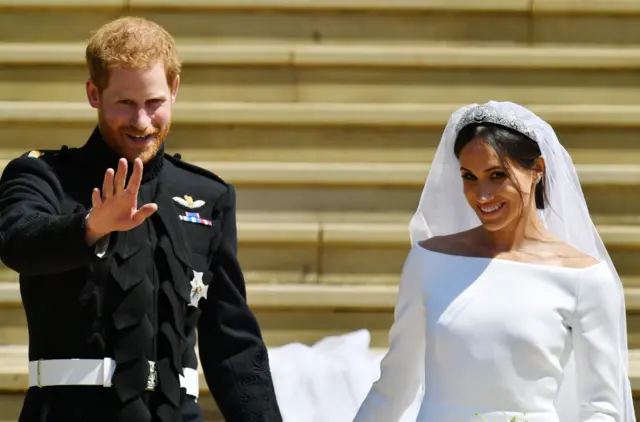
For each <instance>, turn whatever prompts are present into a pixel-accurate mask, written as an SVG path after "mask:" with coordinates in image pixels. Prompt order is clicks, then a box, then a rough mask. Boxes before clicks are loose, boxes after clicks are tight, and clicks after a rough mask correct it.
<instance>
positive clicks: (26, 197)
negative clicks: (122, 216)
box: [0, 157, 100, 276]
mask: <svg viewBox="0 0 640 422" xmlns="http://www.w3.org/2000/svg"><path fill="white" fill-rule="evenodd" d="M63 197H64V194H63V190H62V186H61V185H60V181H59V180H58V178H57V177H56V174H55V173H54V172H53V170H52V169H51V167H49V165H48V164H46V163H45V162H43V161H42V160H41V159H37V158H29V157H20V158H17V159H15V160H12V161H11V162H10V163H9V164H8V165H7V167H6V168H5V170H4V172H3V174H2V178H1V179H0V259H1V260H2V262H3V263H4V264H5V265H6V266H7V267H9V268H11V269H12V270H14V271H17V272H18V273H20V274H22V275H28V276H31V275H43V274H53V273H61V272H64V271H68V270H72V269H75V268H78V267H81V266H86V265H89V264H90V263H91V262H92V261H93V260H96V259H100V258H98V256H97V255H96V254H95V248H94V247H92V246H89V245H88V244H87V243H86V242H85V237H84V236H85V218H86V215H87V213H86V212H81V213H75V214H69V215H62V213H61V201H62V198H63Z"/></svg>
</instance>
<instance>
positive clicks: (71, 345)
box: [0, 129, 282, 422]
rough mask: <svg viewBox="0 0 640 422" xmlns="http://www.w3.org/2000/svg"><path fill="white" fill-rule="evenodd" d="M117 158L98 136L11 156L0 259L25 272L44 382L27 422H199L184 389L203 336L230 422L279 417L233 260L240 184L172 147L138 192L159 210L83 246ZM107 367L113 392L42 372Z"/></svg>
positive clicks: (36, 375) (209, 369)
mask: <svg viewBox="0 0 640 422" xmlns="http://www.w3.org/2000/svg"><path fill="white" fill-rule="evenodd" d="M118 158H119V157H118V156H117V155H116V154H115V153H114V152H113V151H112V150H111V149H110V148H109V147H108V146H107V145H106V143H105V142H104V140H103V139H102V137H101V135H100V133H99V131H98V130H97V129H96V130H95V131H94V133H93V134H92V136H91V138H90V139H89V141H88V142H87V143H86V144H85V145H84V146H83V147H81V148H66V147H63V148H62V149H61V150H60V151H49V152H44V153H42V155H40V154H39V153H36V154H34V153H31V154H25V155H24V156H22V157H20V158H17V159H15V160H13V161H11V162H10V163H9V164H8V166H7V167H6V169H5V171H4V173H3V175H2V179H1V180H0V210H1V217H0V240H1V242H0V257H1V259H2V261H3V262H4V263H5V265H7V266H8V267H10V268H12V269H13V270H15V271H17V272H19V273H20V292H21V295H22V300H23V303H24V308H25V311H26V316H27V322H28V328H29V361H30V369H31V370H32V371H30V378H31V380H33V382H32V383H31V384H33V386H32V387H30V388H29V390H28V392H27V394H26V398H25V402H24V405H23V409H22V413H21V416H20V422H50V421H56V422H58V421H64V422H81V421H82V422H100V421H104V422H107V421H108V422H115V421H123V422H144V421H154V422H155V421H163V422H177V421H183V420H184V421H189V422H191V421H194V422H195V421H202V415H201V411H200V408H199V406H198V405H197V403H196V398H195V397H194V396H197V392H195V393H194V392H193V382H192V383H191V384H190V385H191V391H189V386H188V385H187V386H185V382H184V380H183V378H186V377H187V375H188V373H191V375H193V374H194V373H195V371H193V369H195V368H196V367H197V358H196V354H195V344H196V328H197V332H198V344H199V351H200V361H201V363H202V369H203V371H204V375H205V378H206V381H207V384H208V386H209V388H210V390H211V393H212V394H213V396H214V398H215V399H216V402H217V404H218V406H219V408H220V410H221V411H222V413H223V415H224V417H225V419H226V420H227V421H228V422H244V421H247V422H249V421H262V422H280V421H281V420H282V417H281V415H280V411H279V408H278V404H277V402H276V397H275V392H274V388H273V383H272V379H271V372H270V369H269V363H268V356H267V351H266V347H265V345H264V342H263V340H262V337H261V333H260V329H259V327H258V323H257V321H256V319H255V317H254V315H253V313H252V312H251V310H250V309H249V307H248V306H247V303H246V300H245V297H246V296H245V284H244V279H243V275H242V271H241V268H240V265H239V263H238V261H237V258H236V249H237V236H236V217H235V190H234V188H233V186H232V185H230V184H226V183H225V182H224V181H222V180H221V179H220V178H218V177H217V176H215V175H214V174H212V173H210V172H208V171H205V170H202V169H200V168H198V167H195V166H192V165H189V164H187V163H185V162H182V161H181V160H180V159H179V158H176V157H172V156H169V155H167V154H165V153H164V150H163V149H161V150H160V152H159V153H158V154H157V155H156V156H155V157H154V158H153V159H152V160H151V161H149V162H148V163H146V164H145V166H144V170H143V178H142V184H141V187H140V192H139V204H144V203H149V202H155V203H157V204H158V211H157V212H156V213H155V214H154V215H152V216H151V217H150V218H148V219H147V220H146V221H145V223H143V224H142V225H140V226H138V227H136V228H134V229H132V230H130V231H127V232H116V233H111V235H110V236H109V237H108V238H106V239H105V240H106V244H105V246H106V247H105V250H104V251H103V252H104V253H102V252H100V251H99V250H98V249H99V246H100V245H98V246H97V247H90V246H88V245H87V244H86V242H85V240H84V231H85V221H86V216H87V214H88V211H89V209H90V207H91V192H92V189H93V188H95V187H99V188H101V187H102V181H103V178H104V173H105V171H106V170H107V169H108V168H113V169H114V170H115V169H116V168H117V161H118ZM131 167H132V166H130V171H131ZM104 358H111V359H110V360H109V361H108V362H107V360H105V362H107V363H108V364H105V365H104V367H102V366H101V367H100V368H99V371H104V372H105V374H107V373H108V372H109V371H111V374H112V375H111V376H110V377H109V376H107V375H104V377H105V378H109V383H107V382H106V381H105V384H104V385H103V386H95V385H93V384H91V385H93V386H87V385H85V384H82V383H80V384H82V385H80V386H78V385H77V384H76V385H75V386H68V385H63V386H61V385H59V384H58V385H57V386H47V380H46V379H42V378H43V377H44V378H46V376H44V375H41V374H40V370H43V369H44V368H45V366H46V365H47V364H51V362H54V364H55V365H67V364H69V360H70V359H78V360H81V361H83V362H89V363H92V362H94V363H95V362H100V360H101V359H104ZM52 360H60V361H52ZM85 360H86V361H85ZM55 362H58V363H55ZM60 362H62V363H60ZM71 364H73V365H77V364H78V361H75V362H72V363H71ZM58 370H59V368H58ZM43 372H44V371H43ZM94 372H95V371H94ZM196 375H197V374H196ZM196 379H197V378H196ZM191 381H193V377H191ZM54 384H55V383H54ZM106 387H108V388H106ZM196 390H197V389H196Z"/></svg>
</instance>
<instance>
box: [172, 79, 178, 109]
mask: <svg viewBox="0 0 640 422" xmlns="http://www.w3.org/2000/svg"><path fill="white" fill-rule="evenodd" d="M179 88H180V75H178V76H176V79H175V80H174V81H173V84H172V86H171V104H175V102H176V99H177V98H178V91H179Z"/></svg>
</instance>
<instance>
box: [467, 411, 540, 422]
mask: <svg viewBox="0 0 640 422" xmlns="http://www.w3.org/2000/svg"><path fill="white" fill-rule="evenodd" d="M525 415H526V413H524V412H522V416H525ZM476 416H477V417H479V418H480V419H482V420H483V422H489V421H487V420H486V419H485V418H484V417H483V416H482V415H480V414H478V413H476ZM505 421H506V422H527V420H526V419H518V418H517V417H516V416H514V417H513V418H511V419H507V415H505Z"/></svg>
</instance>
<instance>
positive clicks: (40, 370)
mask: <svg viewBox="0 0 640 422" xmlns="http://www.w3.org/2000/svg"><path fill="white" fill-rule="evenodd" d="M149 367H150V371H149V379H148V381H147V390H154V389H155V387H156V384H157V380H158V375H157V373H156V369H155V363H154V362H149ZM115 370H116V362H115V361H114V360H113V359H111V358H105V359H53V360H36V361H31V362H29V387H53V386H58V385H101V386H103V387H111V379H112V377H113V373H114V372H115ZM183 373H184V375H180V387H182V388H185V389H186V390H187V394H188V395H190V396H193V397H196V398H197V397H198V393H199V392H200V389H199V381H200V378H199V377H198V371H196V370H195V369H191V368H183Z"/></svg>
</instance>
